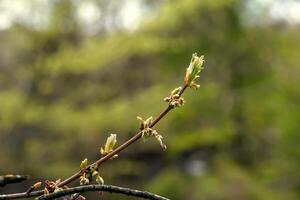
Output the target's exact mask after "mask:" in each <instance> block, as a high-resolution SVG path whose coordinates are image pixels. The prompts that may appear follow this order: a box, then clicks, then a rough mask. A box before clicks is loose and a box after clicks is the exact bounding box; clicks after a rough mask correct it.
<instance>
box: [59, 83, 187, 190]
mask: <svg viewBox="0 0 300 200" xmlns="http://www.w3.org/2000/svg"><path fill="white" fill-rule="evenodd" d="M187 87H188V86H187V85H186V84H185V85H184V87H182V89H181V90H180V92H179V96H181V95H182V94H183V92H184V91H185V89H186V88H187ZM172 109H173V107H172V106H170V105H168V107H167V108H166V109H165V110H164V111H163V112H162V113H160V115H159V116H158V117H157V118H156V119H155V120H154V121H153V123H152V124H151V125H150V128H152V127H154V126H155V125H156V124H157V123H158V122H159V121H160V120H161V119H162V118H163V117H164V116H165V115H166V114H167V113H168V112H169V111H170V110H172ZM141 136H142V132H141V131H139V132H138V133H137V134H136V135H134V136H133V137H132V138H130V139H129V140H127V141H126V142H124V143H123V144H122V145H120V146H119V147H117V148H116V149H115V150H113V151H112V152H110V153H109V154H107V155H105V156H104V157H102V158H100V159H99V160H97V161H96V162H94V163H93V164H91V165H89V166H93V165H96V166H99V165H100V164H101V163H103V162H105V161H107V160H109V159H110V158H111V157H113V156H114V155H116V154H118V153H119V152H120V151H122V150H124V149H126V148H127V147H128V146H130V145H131V144H132V143H134V142H135V141H137V140H138V139H140V138H141ZM89 166H88V167H89ZM81 174H82V171H78V172H77V173H75V174H74V175H72V176H70V177H69V178H67V179H65V180H64V181H62V182H61V183H60V184H58V187H63V186H64V185H67V184H69V183H71V182H73V181H74V180H76V179H77V178H79V177H80V176H81Z"/></svg>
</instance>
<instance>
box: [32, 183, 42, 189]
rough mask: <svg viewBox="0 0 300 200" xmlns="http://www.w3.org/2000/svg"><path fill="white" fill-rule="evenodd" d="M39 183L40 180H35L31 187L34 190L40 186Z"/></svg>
mask: <svg viewBox="0 0 300 200" xmlns="http://www.w3.org/2000/svg"><path fill="white" fill-rule="evenodd" d="M41 185H42V182H36V183H35V184H33V186H32V187H33V189H34V190H35V189H37V188H39V187H41Z"/></svg>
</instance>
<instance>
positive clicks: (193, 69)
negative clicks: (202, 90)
mask: <svg viewBox="0 0 300 200" xmlns="http://www.w3.org/2000/svg"><path fill="white" fill-rule="evenodd" d="M203 63H204V56H200V57H199V56H197V53H194V54H193V55H192V59H191V62H190V65H189V67H188V68H187V69H186V73H185V77H184V83H185V85H187V86H188V87H191V88H194V89H197V88H199V85H197V84H195V80H196V79H197V78H199V77H200V76H199V73H200V72H201V70H202V69H203V67H202V65H203Z"/></svg>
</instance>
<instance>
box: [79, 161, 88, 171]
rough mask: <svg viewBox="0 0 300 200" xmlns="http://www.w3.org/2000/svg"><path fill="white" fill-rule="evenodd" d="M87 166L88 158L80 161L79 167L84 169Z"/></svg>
mask: <svg viewBox="0 0 300 200" xmlns="http://www.w3.org/2000/svg"><path fill="white" fill-rule="evenodd" d="M87 166H88V159H87V158H86V159H84V160H83V161H81V164H80V169H81V170H82V169H84V168H86V167H87Z"/></svg>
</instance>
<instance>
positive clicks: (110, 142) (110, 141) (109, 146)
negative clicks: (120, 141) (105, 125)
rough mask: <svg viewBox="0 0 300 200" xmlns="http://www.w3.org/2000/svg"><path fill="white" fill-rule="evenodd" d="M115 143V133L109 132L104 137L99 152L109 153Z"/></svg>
mask: <svg viewBox="0 0 300 200" xmlns="http://www.w3.org/2000/svg"><path fill="white" fill-rule="evenodd" d="M116 143H117V134H110V136H109V137H108V138H107V139H106V142H105V145H104V148H102V147H101V149H100V152H101V154H102V155H104V154H108V153H110V152H111V151H112V150H113V148H114V146H115V145H116Z"/></svg>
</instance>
